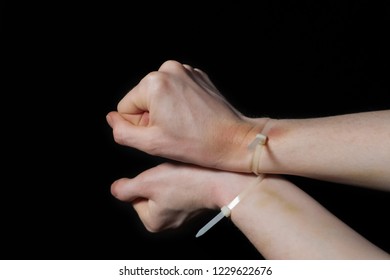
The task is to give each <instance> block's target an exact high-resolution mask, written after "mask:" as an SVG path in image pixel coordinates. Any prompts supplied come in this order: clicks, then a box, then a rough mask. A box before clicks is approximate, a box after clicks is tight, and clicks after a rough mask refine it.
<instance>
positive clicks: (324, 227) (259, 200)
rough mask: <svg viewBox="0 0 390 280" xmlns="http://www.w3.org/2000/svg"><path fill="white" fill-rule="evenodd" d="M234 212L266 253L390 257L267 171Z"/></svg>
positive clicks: (268, 255) (277, 255)
mask: <svg viewBox="0 0 390 280" xmlns="http://www.w3.org/2000/svg"><path fill="white" fill-rule="evenodd" d="M231 218H232V221H233V222H234V224H235V225H236V226H237V227H238V228H239V229H240V230H241V231H242V232H243V234H245V235H246V236H247V238H248V239H249V240H250V241H251V242H252V244H253V245H254V246H255V247H256V248H257V249H258V250H259V252H260V253H261V254H262V255H263V256H264V257H265V258H267V259H389V254H387V253H386V252H384V251H383V250H381V249H380V248H378V247H376V246H375V245H373V244H372V243H370V242H369V241H367V240H366V239H364V238H363V237H362V236H361V235H359V234H358V233H356V232H355V231H353V230H352V229H351V228H350V227H348V226H347V225H346V224H344V223H343V222H342V221H340V220H339V219H337V218H336V217H335V216H333V215H332V214H331V213H330V212H329V211H327V210H326V209H325V208H324V207H322V206H321V205H320V204H319V203H318V202H316V201H315V200H314V199H312V198H311V197H310V196H308V195H307V194H306V193H304V192H303V191H301V190H300V189H299V188H298V187H296V186H295V185H293V184H292V183H290V182H288V181H286V180H284V179H282V178H280V177H272V176H267V177H266V178H265V179H264V180H262V181H261V182H260V183H259V184H258V185H257V186H255V187H254V188H252V190H251V191H250V192H249V193H248V194H247V195H246V196H244V197H243V198H242V201H241V202H240V203H239V204H238V205H237V206H236V207H235V208H234V209H233V211H232V214H231ZM253 225H256V226H255V227H254V226H253Z"/></svg>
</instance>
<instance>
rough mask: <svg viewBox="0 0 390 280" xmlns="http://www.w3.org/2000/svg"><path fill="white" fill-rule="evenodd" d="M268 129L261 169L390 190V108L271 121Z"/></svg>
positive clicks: (263, 171)
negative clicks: (331, 115) (332, 115)
mask: <svg viewBox="0 0 390 280" xmlns="http://www.w3.org/2000/svg"><path fill="white" fill-rule="evenodd" d="M259 121H260V122H263V120H262V119H259ZM263 130H264V133H265V134H266V135H267V136H268V143H267V145H266V146H265V147H264V148H263V150H262V153H261V157H260V163H259V171H260V172H261V173H271V174H289V175H298V176H305V177H310V178H314V179H321V180H328V181H333V182H338V183H346V184H353V185H359V186H367V187H373V188H382V189H387V190H390V110H387V111H377V112H364V113H356V114H348V115H339V116H334V117H323V118H313V119H296V120H288V119H286V120H275V119H271V120H270V121H268V123H267V125H266V126H265V127H264V129H263ZM251 137H253V135H252V136H251ZM247 141H249V140H247Z"/></svg>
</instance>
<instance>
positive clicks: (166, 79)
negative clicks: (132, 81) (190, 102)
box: [140, 71, 172, 94]
mask: <svg viewBox="0 0 390 280" xmlns="http://www.w3.org/2000/svg"><path fill="white" fill-rule="evenodd" d="M171 85H172V83H171V79H170V76H169V75H168V74H167V73H164V72H157V71H154V72H150V73H149V74H147V75H146V76H145V77H144V78H143V79H142V83H141V85H140V86H141V89H142V91H148V92H149V93H150V94H157V93H161V92H167V91H169V88H170V87H171Z"/></svg>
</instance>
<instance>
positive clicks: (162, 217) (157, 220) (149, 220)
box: [111, 163, 256, 232]
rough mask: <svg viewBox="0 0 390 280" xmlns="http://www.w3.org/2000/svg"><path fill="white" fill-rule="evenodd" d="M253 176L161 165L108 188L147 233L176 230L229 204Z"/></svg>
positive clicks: (178, 165)
mask: <svg viewBox="0 0 390 280" xmlns="http://www.w3.org/2000/svg"><path fill="white" fill-rule="evenodd" d="M254 180H256V177H255V176H252V175H249V174H238V173H231V172H226V171H219V170H212V169H207V168H202V167H198V166H192V165H180V164H172V163H164V164H161V165H159V166H157V167H154V168H151V169H149V170H146V171H144V172H143V173H141V174H139V175H138V176H136V177H135V178H133V179H127V178H122V179H119V180H117V181H116V182H114V183H113V184H112V186H111V192H112V194H113V195H114V196H115V197H116V198H117V199H119V200H121V201H125V202H129V203H132V205H133V206H134V209H135V210H136V212H137V213H138V215H139V217H140V219H141V221H142V222H143V224H144V225H145V227H146V229H148V230H149V231H151V232H157V231H161V230H165V229H171V228H177V227H179V226H180V225H182V224H183V223H184V222H186V221H187V220H189V219H191V218H192V217H194V216H195V215H197V214H198V213H201V212H202V210H205V209H219V208H221V207H222V206H224V205H226V204H228V203H229V202H230V201H231V200H232V199H233V198H234V197H236V196H237V195H238V194H239V193H240V192H241V191H242V190H243V189H244V188H245V187H246V186H248V185H250V184H251V183H252V182H253V181H254Z"/></svg>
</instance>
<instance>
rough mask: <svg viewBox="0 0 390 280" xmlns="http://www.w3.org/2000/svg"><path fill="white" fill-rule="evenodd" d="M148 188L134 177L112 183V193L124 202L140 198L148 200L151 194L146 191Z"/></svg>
mask: <svg viewBox="0 0 390 280" xmlns="http://www.w3.org/2000/svg"><path fill="white" fill-rule="evenodd" d="M146 189H147V188H143V187H141V184H137V183H136V180H134V179H128V178H121V179H119V180H116V181H115V182H114V183H112V185H111V194H112V195H113V196H114V197H115V198H117V199H119V200H121V201H124V202H133V201H135V200H139V199H140V198H141V199H146V200H148V199H149V198H150V197H149V196H150V194H148V193H147V192H146Z"/></svg>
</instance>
